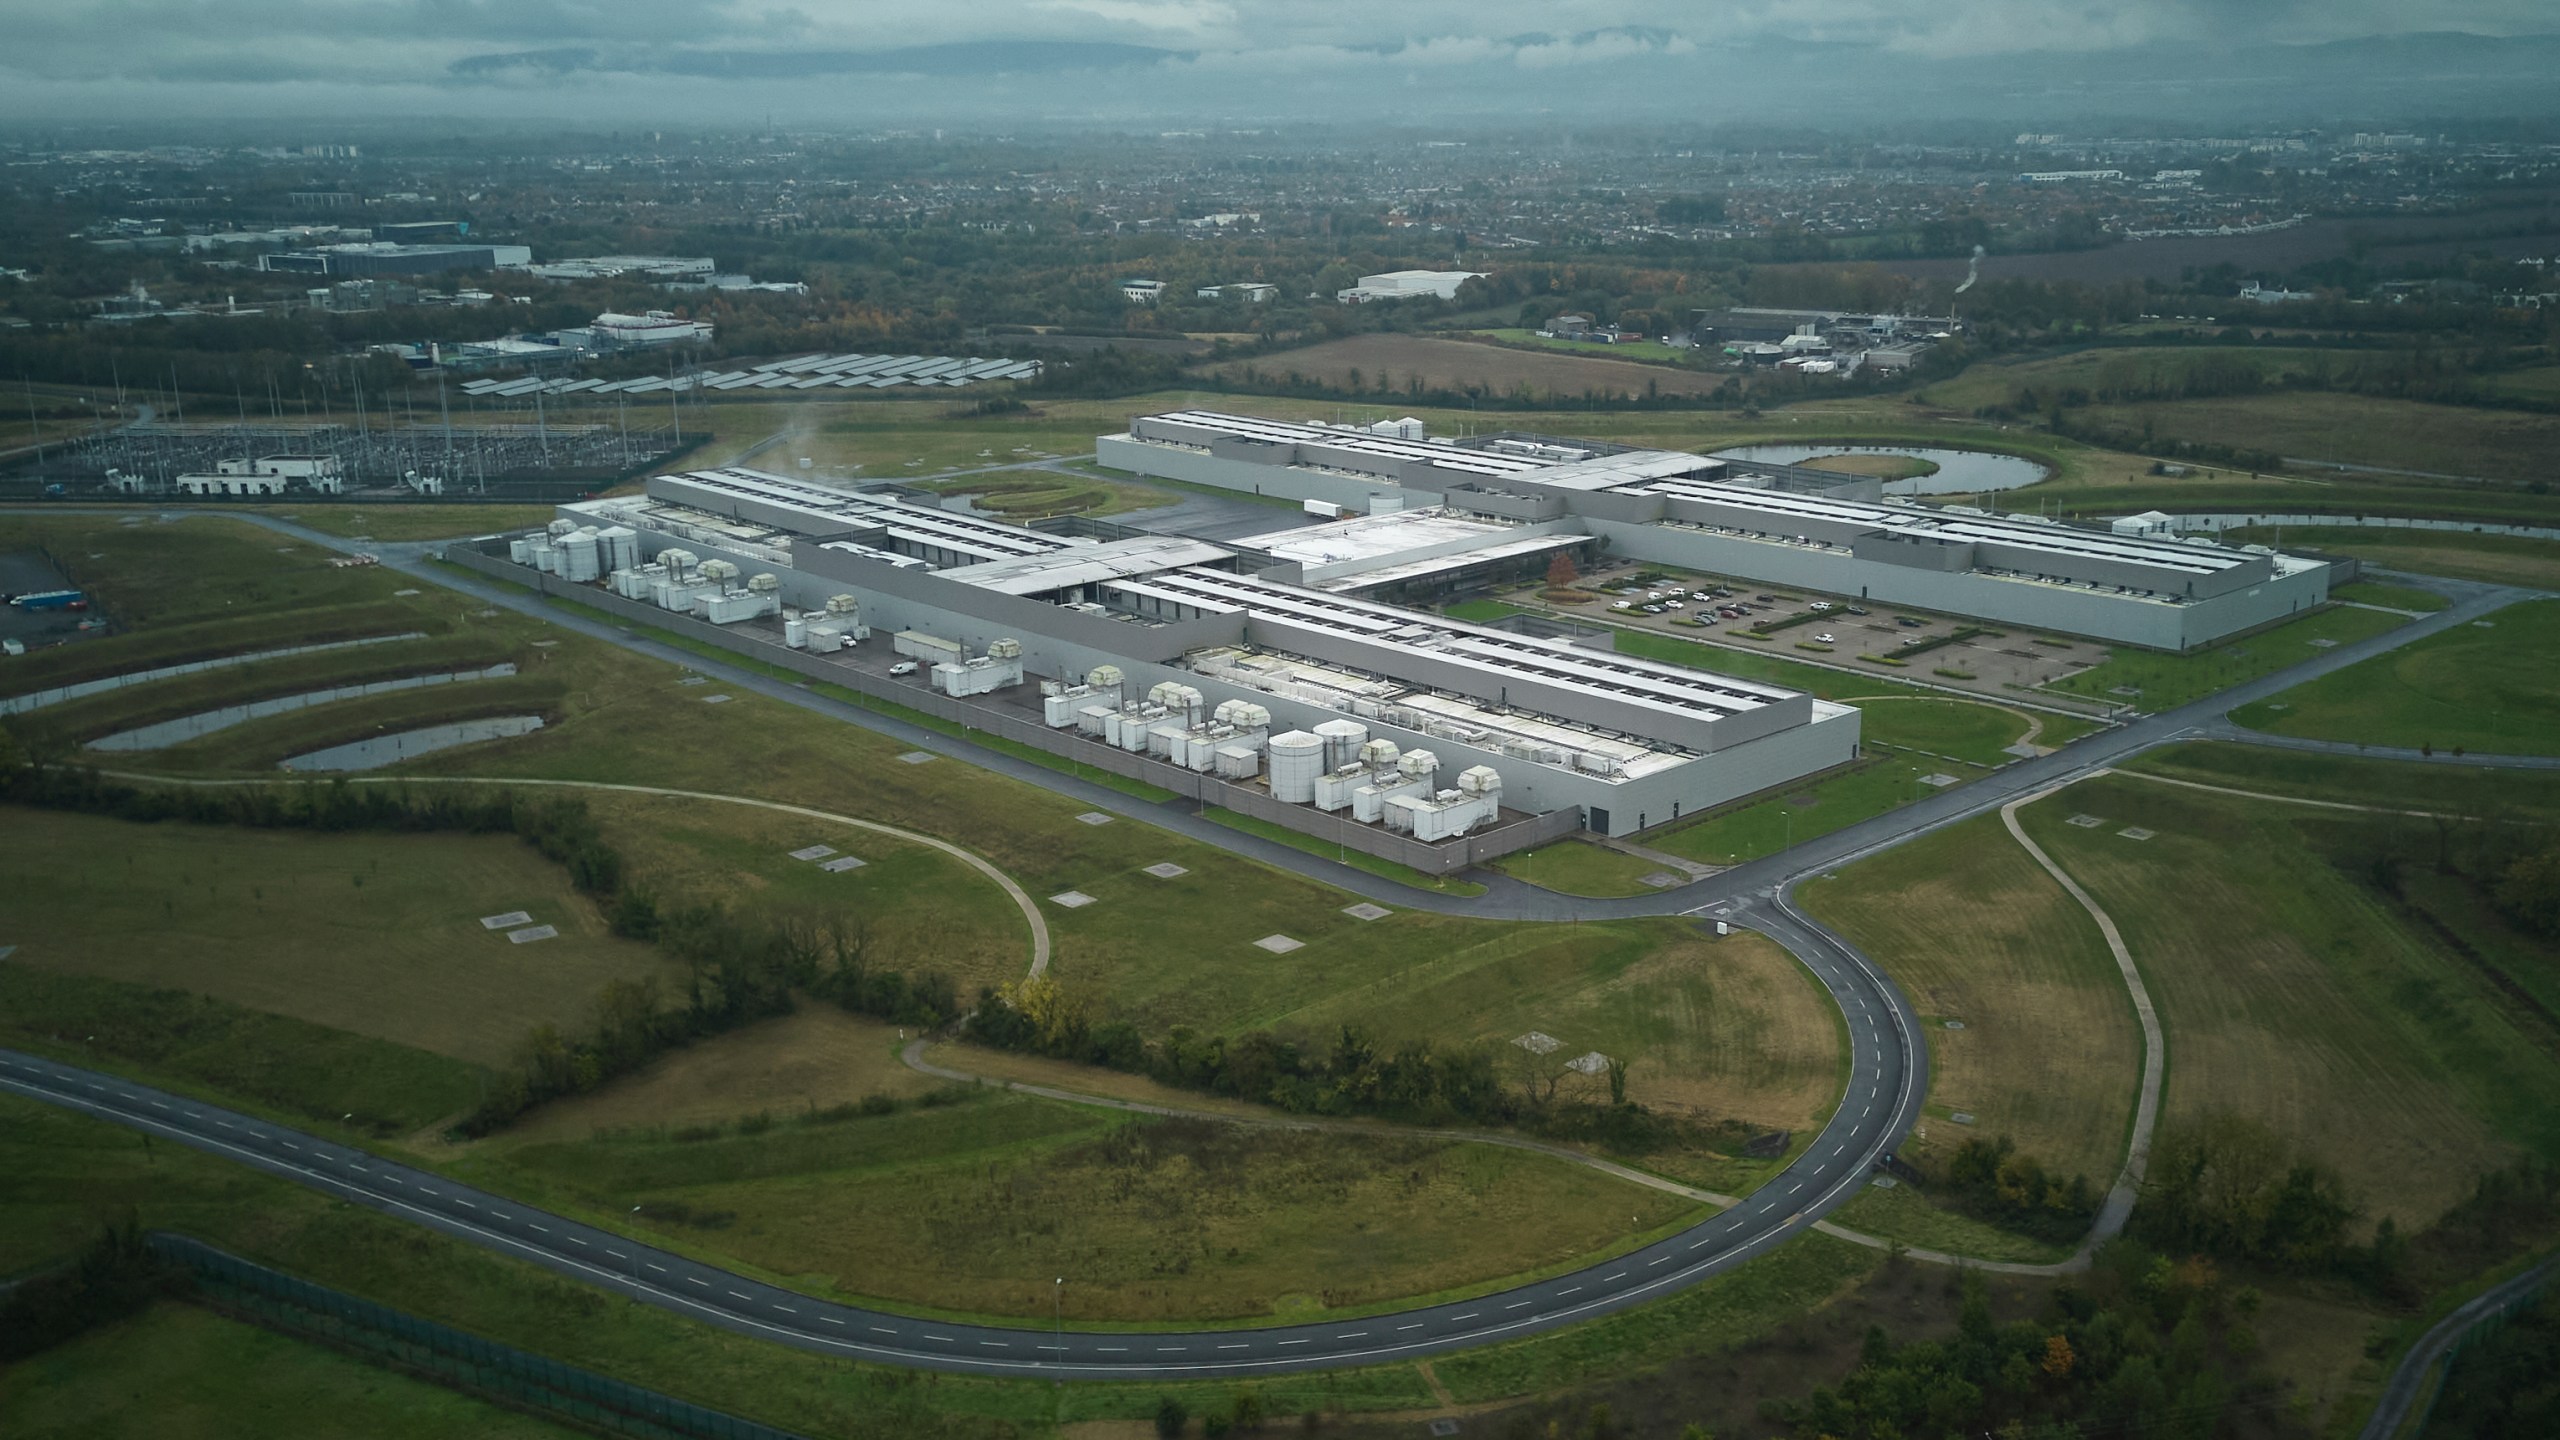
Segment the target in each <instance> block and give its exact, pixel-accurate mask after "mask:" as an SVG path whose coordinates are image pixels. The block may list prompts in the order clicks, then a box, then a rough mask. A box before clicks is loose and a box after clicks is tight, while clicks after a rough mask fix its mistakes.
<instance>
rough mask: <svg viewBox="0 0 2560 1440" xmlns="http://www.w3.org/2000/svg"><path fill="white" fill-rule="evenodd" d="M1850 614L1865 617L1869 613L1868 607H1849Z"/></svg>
mask: <svg viewBox="0 0 2560 1440" xmlns="http://www.w3.org/2000/svg"><path fill="white" fill-rule="evenodd" d="M1849 613H1850V614H1852V615H1864V614H1866V613H1867V607H1866V606H1864V605H1852V606H1850V607H1849Z"/></svg>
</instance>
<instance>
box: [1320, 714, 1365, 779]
mask: <svg viewBox="0 0 2560 1440" xmlns="http://www.w3.org/2000/svg"><path fill="white" fill-rule="evenodd" d="M1316 734H1317V735H1318V736H1319V737H1320V738H1322V739H1323V741H1324V768H1326V769H1327V770H1339V769H1341V768H1342V767H1343V766H1345V765H1351V764H1356V763H1357V762H1358V761H1359V759H1360V747H1361V746H1362V745H1365V744H1367V743H1368V741H1369V727H1368V726H1366V725H1363V724H1361V723H1360V722H1359V721H1357V720H1327V721H1325V722H1324V723H1323V724H1320V725H1318V726H1316Z"/></svg>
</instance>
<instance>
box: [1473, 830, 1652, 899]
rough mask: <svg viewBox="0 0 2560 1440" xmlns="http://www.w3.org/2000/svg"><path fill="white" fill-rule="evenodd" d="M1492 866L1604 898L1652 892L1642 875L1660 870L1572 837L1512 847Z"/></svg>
mask: <svg viewBox="0 0 2560 1440" xmlns="http://www.w3.org/2000/svg"><path fill="white" fill-rule="evenodd" d="M1491 868H1493V869H1496V870H1499V871H1501V872H1502V873H1503V874H1505V875H1509V876H1512V877H1513V878H1515V879H1520V880H1525V881H1527V882H1529V883H1530V884H1532V885H1536V886H1539V887H1541V888H1543V889H1547V890H1561V891H1563V892H1564V893H1565V894H1567V895H1594V896H1603V897H1605V896H1612V895H1648V894H1651V893H1652V892H1653V887H1652V886H1650V885H1647V884H1645V883H1644V877H1646V876H1647V875H1652V874H1655V873H1657V872H1659V871H1660V870H1661V869H1662V867H1661V866H1660V865H1657V864H1655V863H1653V862H1652V861H1650V860H1646V859H1644V858H1642V857H1640V856H1635V855H1629V854H1627V853H1626V852H1625V851H1623V850H1612V849H1610V848H1609V847H1608V846H1606V845H1595V844H1593V843H1592V842H1590V841H1588V840H1580V839H1572V838H1567V839H1563V840H1558V841H1556V842H1554V843H1553V844H1548V845H1541V846H1539V847H1537V848H1536V849H1533V850H1515V851H1513V852H1512V853H1511V854H1508V855H1505V856H1503V857H1502V858H1501V859H1499V860H1496V861H1494V862H1493V865H1492V867H1491ZM1682 878H1683V879H1686V878H1687V877H1685V876H1683V877H1682Z"/></svg>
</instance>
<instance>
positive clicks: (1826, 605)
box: [1808, 600, 1831, 614]
mask: <svg viewBox="0 0 2560 1440" xmlns="http://www.w3.org/2000/svg"><path fill="white" fill-rule="evenodd" d="M1808 608H1810V609H1811V610H1813V611H1814V612H1815V613H1816V614H1819V613H1821V612H1822V611H1825V610H1828V609H1830V608H1831V602H1830V601H1828V600H1816V601H1814V602H1813V604H1812V605H1811V606H1810V607H1808Z"/></svg>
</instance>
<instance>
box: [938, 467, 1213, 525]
mask: <svg viewBox="0 0 2560 1440" xmlns="http://www.w3.org/2000/svg"><path fill="white" fill-rule="evenodd" d="M924 488H925V489H928V490H931V491H932V492H933V493H935V494H937V495H966V496H968V497H969V500H970V502H971V503H972V504H974V505H976V506H977V507H978V508H979V509H981V510H984V511H986V512H988V513H989V514H993V515H998V516H1001V517H1003V518H1005V519H1007V520H1012V521H1015V522H1018V523H1025V522H1029V521H1032V520H1037V519H1041V518H1043V517H1045V516H1050V515H1118V514H1121V513H1123V512H1125V511H1130V510H1147V509H1153V508H1155V507H1157V506H1161V505H1165V504H1169V503H1171V501H1172V498H1173V497H1171V496H1169V495H1167V494H1165V493H1164V492H1163V491H1161V490H1158V489H1156V488H1154V487H1153V486H1149V485H1140V484H1133V483H1129V482H1125V481H1118V480H1107V479H1103V478H1100V477H1098V476H1090V477H1088V476H1076V475H1061V474H1059V473H1057V472H1056V471H1054V470H1027V471H1011V472H1000V473H997V474H992V475H967V476H962V477H961V478H959V479H956V480H934V481H928V482H925V484H924Z"/></svg>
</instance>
